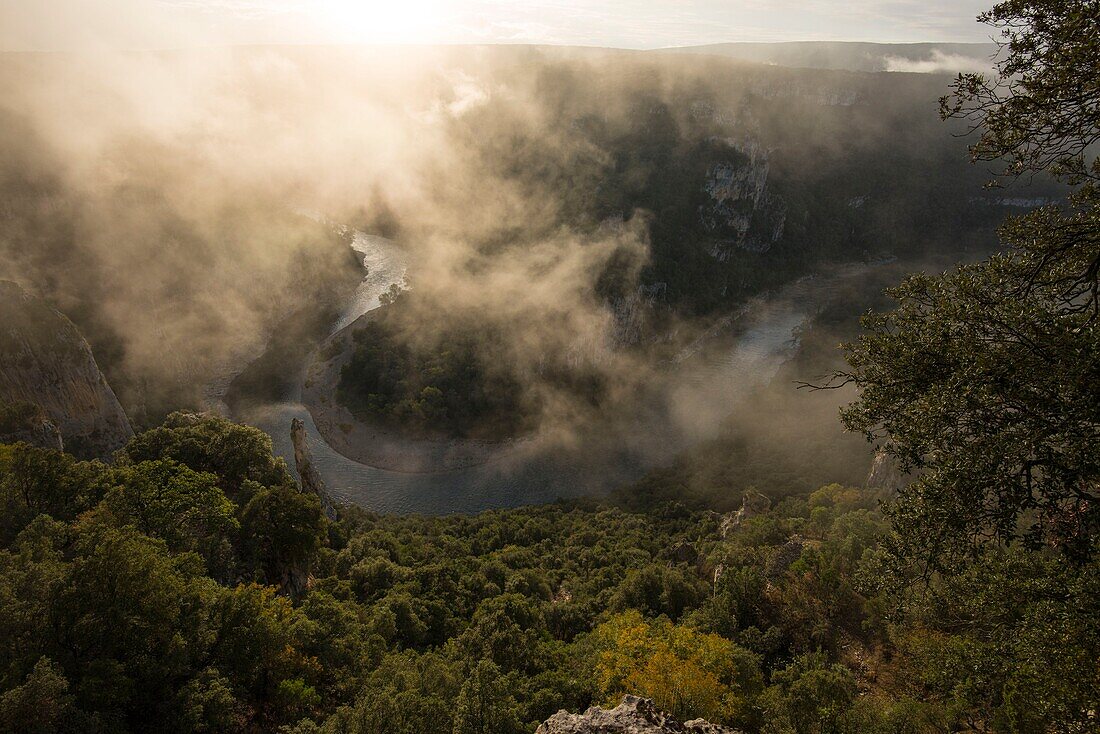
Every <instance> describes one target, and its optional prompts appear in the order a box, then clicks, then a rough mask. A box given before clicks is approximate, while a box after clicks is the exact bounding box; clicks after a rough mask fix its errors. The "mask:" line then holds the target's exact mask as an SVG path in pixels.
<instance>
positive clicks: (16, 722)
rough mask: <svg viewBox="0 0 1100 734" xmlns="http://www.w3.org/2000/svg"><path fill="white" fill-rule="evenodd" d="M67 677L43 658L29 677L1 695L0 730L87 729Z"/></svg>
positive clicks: (22, 733)
mask: <svg viewBox="0 0 1100 734" xmlns="http://www.w3.org/2000/svg"><path fill="white" fill-rule="evenodd" d="M84 718H85V717H84V714H83V713H82V712H81V711H79V710H78V709H77V708H76V705H75V703H74V699H73V696H72V694H71V693H69V681H67V680H65V676H63V675H62V674H61V673H60V672H58V670H57V668H56V667H54V665H53V663H51V662H50V660H49V658H41V659H39V661H38V662H37V663H35V665H34V669H33V670H32V671H31V673H30V675H28V676H27V679H26V681H24V682H23V683H22V684H20V685H18V686H16V687H15V688H12V689H11V690H10V691H7V692H6V693H4V694H3V695H0V734H61V733H62V732H73V734H76V732H79V731H85V730H86V729H85V725H83V724H82V720H83V719H84Z"/></svg>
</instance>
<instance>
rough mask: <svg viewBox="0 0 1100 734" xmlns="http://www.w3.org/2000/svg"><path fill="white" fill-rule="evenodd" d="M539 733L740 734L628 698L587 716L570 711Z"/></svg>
mask: <svg viewBox="0 0 1100 734" xmlns="http://www.w3.org/2000/svg"><path fill="white" fill-rule="evenodd" d="M535 734H738V733H737V731H736V730H734V729H730V728H728V727H725V726H718V725H717V724H711V723H709V722H706V721H703V720H702V719H695V720H694V721H685V722H679V721H676V720H675V719H673V718H672V717H671V716H670V715H669V714H667V713H665V712H664V711H661V710H660V709H659V708H657V706H655V705H654V703H653V701H651V700H649V699H648V698H639V697H638V696H624V697H623V702H622V703H620V704H619V705H618V706H616V707H615V708H613V709H602V708H599V707H597V706H593V707H592V708H590V709H588V710H587V711H585V712H584V713H583V714H571V713H569V712H567V711H559V712H558V713H556V714H554V715H553V716H551V717H550V718H549V719H547V720H546V721H545V722H544V723H543V724H542V725H541V726H540V727H539V728H538V729H537V730H536V732H535Z"/></svg>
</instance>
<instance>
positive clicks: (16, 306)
mask: <svg viewBox="0 0 1100 734" xmlns="http://www.w3.org/2000/svg"><path fill="white" fill-rule="evenodd" d="M0 402H3V403H8V404H31V405H35V406H38V408H39V409H40V410H41V412H42V413H43V414H44V418H45V419H48V421H49V422H50V423H51V424H52V426H53V428H51V427H50V426H46V425H45V424H41V425H40V427H39V429H37V431H38V433H41V435H42V437H43V441H36V443H39V444H40V445H42V444H43V442H45V445H49V442H50V441H52V440H53V439H52V438H49V434H51V432H52V431H53V430H56V431H58V432H59V433H60V437H59V438H58V439H57V440H58V441H60V440H62V439H63V440H64V443H65V448H66V450H68V451H69V452H70V453H72V454H74V455H76V456H78V457H81V458H109V457H110V456H111V454H112V453H113V452H114V451H115V450H116V449H118V448H121V447H122V445H123V444H125V443H126V441H127V440H129V438H130V437H131V436H132V435H133V430H132V429H131V428H130V422H129V420H128V419H127V418H126V414H125V413H124V412H123V410H122V406H121V405H119V402H118V398H116V397H115V393H114V391H112V390H111V387H110V385H108V384H107V380H106V379H105V378H104V377H103V374H102V373H101V372H100V371H99V367H98V365H96V361H95V358H94V357H93V356H92V350H91V347H89V346H88V342H87V341H85V340H84V337H82V336H81V335H80V332H79V331H78V330H77V328H76V326H74V325H73V323H72V322H71V321H69V319H67V318H66V317H65V316H63V315H62V314H61V313H59V312H58V311H56V310H55V309H53V308H52V307H51V306H50V305H49V304H47V303H46V302H45V301H43V300H42V299H40V298H37V297H35V296H32V295H30V294H28V293H27V292H26V291H24V290H23V289H22V288H20V287H19V286H18V285H16V284H15V283H12V282H9V281H0ZM43 432H44V433H43Z"/></svg>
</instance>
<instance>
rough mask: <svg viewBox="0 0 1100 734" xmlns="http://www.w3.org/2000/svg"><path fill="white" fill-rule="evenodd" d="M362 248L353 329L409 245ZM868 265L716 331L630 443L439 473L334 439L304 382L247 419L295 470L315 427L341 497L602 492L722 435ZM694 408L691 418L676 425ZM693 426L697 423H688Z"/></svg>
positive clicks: (433, 499)
mask: <svg viewBox="0 0 1100 734" xmlns="http://www.w3.org/2000/svg"><path fill="white" fill-rule="evenodd" d="M353 247H354V249H355V250H356V251H357V252H358V253H360V254H361V255H362V257H363V260H364V265H365V266H366V268H367V274H366V276H365V277H364V279H363V282H362V283H361V284H360V286H359V288H358V290H357V291H356V293H355V295H354V297H353V298H352V299H351V301H350V303H349V304H348V308H347V310H346V311H345V313H344V314H343V315H342V317H341V318H340V319H339V321H338V322H337V324H336V329H340V328H343V327H344V326H346V325H347V324H350V323H351V322H352V321H354V320H355V319H356V318H358V317H359V316H361V315H362V314H364V313H366V312H368V311H370V310H373V309H375V308H378V307H379V296H380V295H381V294H382V293H383V292H385V291H386V290H387V289H388V288H389V287H390V285H392V284H395V283H396V284H401V283H402V281H403V280H404V277H405V273H406V267H407V263H406V260H405V253H404V251H403V250H402V249H401V248H400V247H399V246H397V245H396V244H395V243H393V242H391V241H389V240H386V239H384V238H381V237H375V236H370V235H365V234H362V233H359V234H357V235H356V237H355V240H354V243H353ZM867 267H868V266H865V265H852V266H847V267H845V268H841V269H839V270H838V271H837V272H835V273H832V274H830V275H829V276H818V277H811V278H803V279H802V280H799V281H797V282H795V283H792V284H791V285H789V286H787V287H786V288H784V289H782V290H781V291H780V292H778V293H776V294H772V295H769V296H766V297H760V298H757V299H754V300H753V301H752V302H750V303H749V304H748V306H746V307H745V309H743V311H742V312H741V313H739V314H738V315H737V317H736V318H731V319H729V320H728V321H727V322H726V323H725V324H723V326H722V328H720V329H719V330H717V332H716V333H714V334H712V335H711V338H710V339H708V343H707V344H706V345H703V346H702V347H701V348H700V349H699V350H698V352H697V353H694V354H691V355H686V356H685V358H684V359H683V360H682V361H681V362H680V363H679V364H677V365H676V366H675V368H674V369H673V371H672V374H671V376H670V382H669V386H668V389H667V390H666V394H667V399H666V404H665V405H664V406H662V408H661V410H658V411H654V412H652V413H647V418H646V419H645V420H644V421H640V422H638V423H637V424H636V425H634V426H632V427H631V431H630V432H629V433H630V435H631V436H632V437H633V439H634V440H630V441H627V442H626V443H627V444H629V445H623V446H621V447H619V446H611V447H608V446H606V445H603V446H600V447H599V448H595V447H589V446H583V445H582V446H580V447H579V448H578V450H574V451H570V452H568V455H567V456H565V455H562V454H560V453H559V454H553V455H550V454H536V455H534V456H527V457H525V458H520V459H515V460H510V461H498V462H490V463H487V464H483V465H480V466H475V467H470V468H464V469H459V470H455V471H447V472H436V473H417V474H412V473H402V472H396V471H387V470H384V469H379V468H376V467H372V466H367V465H365V464H361V463H358V462H356V461H353V460H351V459H349V458H347V457H345V456H343V455H341V454H340V453H338V452H337V451H336V450H335V449H333V448H332V447H331V446H329V445H328V444H327V443H326V442H325V441H324V439H323V437H322V436H321V434H320V432H319V431H318V430H317V426H316V425H315V423H314V421H313V418H312V416H311V415H310V412H309V410H308V409H307V408H306V406H305V405H304V404H303V403H302V402H301V385H300V382H299V385H298V387H297V388H296V390H295V391H294V393H293V394H292V395H289V396H287V399H286V400H285V401H284V402H279V403H272V404H269V405H266V406H263V407H261V408H257V409H253V410H251V411H249V413H248V414H247V415H242V416H237V417H239V418H241V419H243V420H246V421H248V422H250V423H252V424H253V425H257V426H259V427H260V428H261V429H263V430H264V431H265V432H267V433H268V434H269V435H270V436H271V438H272V440H273V442H274V446H275V451H276V453H277V455H279V456H281V457H283V458H284V459H285V460H286V462H287V464H288V465H289V466H290V467H291V469H292V470H293V469H294V450H293V446H292V444H291V440H290V423H291V421H292V420H293V419H294V418H300V419H301V420H303V421H304V422H305V425H306V429H307V434H308V439H309V444H310V448H311V451H312V454H313V459H314V463H315V465H316V467H317V469H318V471H319V472H320V474H321V476H322V478H323V479H324V481H325V483H326V485H327V487H328V488H329V490H330V492H331V493H332V494H333V495H334V496H335V497H336V498H337V499H338V500H339V501H340V502H344V503H348V504H355V505H358V506H360V507H363V508H366V509H368V510H373V511H376V512H380V513H425V514H447V513H455V512H459V513H474V512H479V511H481V510H487V509H493V508H504V507H515V506H519V505H527V504H538V503H546V502H552V501H554V500H556V499H558V498H572V497H579V496H584V495H593V494H597V495H598V494H601V493H604V492H606V491H608V490H610V489H612V488H613V487H615V486H619V485H621V484H623V483H625V482H629V481H631V480H634V479H637V478H639V477H640V476H641V475H642V474H643V473H644V472H645V471H646V470H647V469H649V468H651V467H653V466H656V465H660V464H663V463H667V462H668V461H670V460H671V459H672V458H673V457H674V456H675V454H676V453H678V452H680V451H682V450H683V449H685V448H687V447H688V446H689V445H690V444H691V443H693V442H695V441H698V440H701V439H704V438H707V437H708V436H710V435H713V434H714V433H715V432H716V431H717V430H718V429H719V428H720V425H721V423H722V421H723V420H724V419H725V418H726V417H727V416H729V415H730V414H732V413H735V412H736V411H737V408H738V405H739V404H740V403H741V402H743V401H744V399H745V398H746V397H747V396H748V395H749V394H750V393H751V392H752V391H753V390H754V389H758V388H761V387H763V386H765V385H766V384H767V383H768V382H769V381H770V380H771V379H772V377H774V375H775V373H776V372H777V371H778V370H779V368H780V366H781V365H782V364H783V362H784V361H785V360H787V359H788V358H789V357H790V356H791V354H792V353H793V351H794V349H795V348H796V347H797V343H798V342H797V334H798V330H799V328H800V327H801V326H802V325H803V324H805V323H806V322H807V321H808V320H809V319H810V318H812V317H813V315H814V314H815V313H816V312H817V311H818V309H819V308H820V307H821V304H822V302H823V301H824V300H825V298H826V296H827V295H828V293H829V291H830V290H831V285H832V284H833V283H834V282H835V281H836V280H838V279H842V278H848V277H854V276H857V275H858V274H859V273H860V272H862V271H863V270H865V269H866V268H867ZM683 413H689V414H690V415H691V417H692V420H691V421H682V420H677V417H678V414H683ZM684 425H691V426H692V428H691V429H690V430H685V429H683V428H682V427H681V426H684Z"/></svg>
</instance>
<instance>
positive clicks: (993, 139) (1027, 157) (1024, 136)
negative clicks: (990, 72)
mask: <svg viewBox="0 0 1100 734" xmlns="http://www.w3.org/2000/svg"><path fill="white" fill-rule="evenodd" d="M978 19H979V20H980V21H981V22H983V23H987V24H989V25H990V26H992V27H994V28H996V29H997V30H999V31H1000V38H999V41H1000V44H1001V49H1000V54H999V59H1000V60H999V62H998V64H997V74H996V78H994V79H989V78H987V77H986V76H985V75H984V74H961V75H960V76H959V78H958V80H957V81H956V82H955V94H954V95H953V96H949V97H944V98H943V99H942V100H941V102H940V108H941V112H942V114H943V115H944V116H950V117H963V118H965V119H968V120H970V121H971V122H972V123H973V125H974V129H975V130H980V131H981V137H980V139H979V140H978V142H977V143H975V144H974V145H973V146H972V147H971V155H972V156H973V158H974V159H975V160H981V161H997V160H1005V161H1006V167H1005V169H1004V173H1006V174H1008V175H1010V176H1016V175H1020V174H1023V173H1027V172H1037V171H1050V172H1052V173H1054V174H1055V175H1059V176H1066V177H1068V178H1069V179H1070V180H1071V181H1077V182H1080V181H1084V180H1091V181H1094V182H1095V181H1097V180H1100V167H1098V166H1097V158H1096V150H1095V149H1092V150H1090V147H1091V146H1093V145H1095V144H1096V143H1097V142H1098V141H1100V51H1098V48H1097V47H1098V42H1097V38H1098V37H1100V4H1098V3H1097V2H1096V0H1007V1H1006V2H1001V3H998V4H997V5H996V6H995V7H994V8H993V9H992V10H990V11H988V12H985V13H982V14H981V15H980V16H979V18H978ZM1090 156H1091V157H1092V160H1091V161H1090V160H1089V158H1090Z"/></svg>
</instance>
